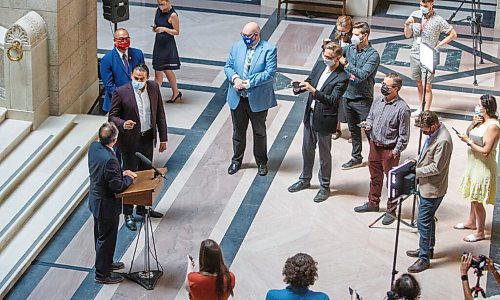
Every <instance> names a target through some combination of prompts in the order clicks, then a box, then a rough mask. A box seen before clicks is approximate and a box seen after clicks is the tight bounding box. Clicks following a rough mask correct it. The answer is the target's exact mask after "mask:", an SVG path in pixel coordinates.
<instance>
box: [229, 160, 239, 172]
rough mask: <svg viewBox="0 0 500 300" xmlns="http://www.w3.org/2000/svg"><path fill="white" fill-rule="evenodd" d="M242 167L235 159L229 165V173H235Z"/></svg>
mask: <svg viewBox="0 0 500 300" xmlns="http://www.w3.org/2000/svg"><path fill="white" fill-rule="evenodd" d="M240 167H241V164H240V163H238V162H235V161H233V162H232V163H231V165H229V168H227V173H228V174H229V175H233V174H234V173H236V172H238V170H239V169H240Z"/></svg>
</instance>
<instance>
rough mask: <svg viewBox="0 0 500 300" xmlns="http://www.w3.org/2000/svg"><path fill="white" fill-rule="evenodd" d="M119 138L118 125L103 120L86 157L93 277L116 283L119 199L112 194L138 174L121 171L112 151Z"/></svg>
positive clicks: (118, 263) (117, 281) (120, 266)
mask: <svg viewBox="0 0 500 300" xmlns="http://www.w3.org/2000/svg"><path fill="white" fill-rule="evenodd" d="M117 138H118V128H117V127H116V126H115V124H113V123H104V124H103V125H102V126H101V128H99V142H93V143H92V145H90V149H89V154H88V161H89V173H90V190H89V209H90V211H91V212H92V215H93V216H94V241H95V252H96V257H95V281H96V282H99V283H119V282H121V281H123V277H122V276H120V275H116V274H111V271H113V270H119V269H122V268H124V264H123V263H122V262H113V255H114V254H115V247H116V236H117V234H118V220H119V218H118V217H119V215H120V212H121V201H120V199H117V198H116V197H115V194H117V193H120V192H123V191H124V190H125V189H126V188H127V187H128V186H130V185H131V184H132V182H133V180H134V178H135V177H137V175H136V174H135V173H134V172H132V171H129V170H126V171H123V172H122V169H121V167H120V163H119V162H118V159H117V158H116V155H115V153H114V151H113V146H114V145H115V143H116V140H117Z"/></svg>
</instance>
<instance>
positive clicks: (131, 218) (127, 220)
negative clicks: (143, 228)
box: [125, 215, 137, 231]
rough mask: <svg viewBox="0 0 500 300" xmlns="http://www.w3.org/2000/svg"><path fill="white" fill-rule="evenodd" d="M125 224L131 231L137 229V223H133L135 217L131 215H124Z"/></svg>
mask: <svg viewBox="0 0 500 300" xmlns="http://www.w3.org/2000/svg"><path fill="white" fill-rule="evenodd" d="M125 226H127V228H128V229H130V230H132V231H136V230H137V225H135V219H134V216H132V215H125Z"/></svg>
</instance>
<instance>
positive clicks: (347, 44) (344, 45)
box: [340, 40, 349, 48]
mask: <svg viewBox="0 0 500 300" xmlns="http://www.w3.org/2000/svg"><path fill="white" fill-rule="evenodd" d="M347 46H349V43H346V42H344V41H342V40H340V47H342V48H345V47H347Z"/></svg>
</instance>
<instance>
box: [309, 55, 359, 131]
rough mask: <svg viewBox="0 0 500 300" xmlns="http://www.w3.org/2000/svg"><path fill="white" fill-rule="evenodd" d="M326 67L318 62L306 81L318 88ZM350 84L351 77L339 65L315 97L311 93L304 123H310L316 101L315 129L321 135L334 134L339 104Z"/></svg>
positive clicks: (314, 113)
mask: <svg viewBox="0 0 500 300" xmlns="http://www.w3.org/2000/svg"><path fill="white" fill-rule="evenodd" d="M325 67H326V66H325V64H324V63H323V62H318V63H317V64H316V66H314V69H313V70H312V72H311V75H309V77H307V79H306V80H305V81H307V82H309V83H310V84H311V85H312V86H313V87H315V88H316V86H317V85H318V81H319V78H320V77H321V74H322V73H323V71H324V70H325ZM348 84H349V77H348V76H347V73H346V72H344V68H343V67H342V65H340V64H339V66H338V67H337V69H335V70H334V71H333V72H332V73H330V75H329V76H328V78H327V79H326V81H325V83H324V84H323V86H322V87H321V89H320V90H316V93H314V95H313V94H311V93H309V97H308V98H307V104H306V111H305V114H304V123H307V122H309V117H310V115H311V103H312V102H313V101H316V103H315V105H314V112H313V129H314V130H315V131H316V132H319V133H326V134H328V133H334V132H335V131H336V130H337V112H338V107H339V102H340V99H341V98H342V95H343V94H344V92H345V90H346V89H347V85H348Z"/></svg>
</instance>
